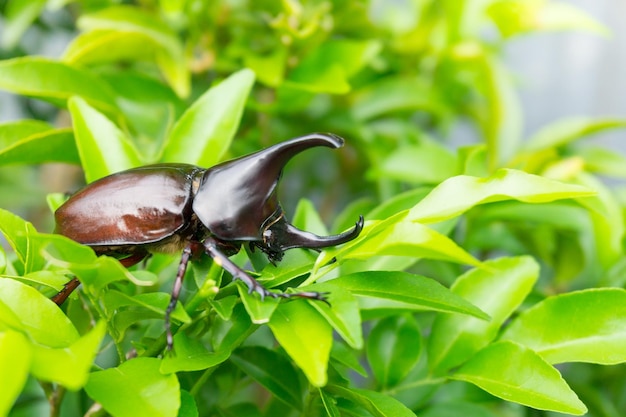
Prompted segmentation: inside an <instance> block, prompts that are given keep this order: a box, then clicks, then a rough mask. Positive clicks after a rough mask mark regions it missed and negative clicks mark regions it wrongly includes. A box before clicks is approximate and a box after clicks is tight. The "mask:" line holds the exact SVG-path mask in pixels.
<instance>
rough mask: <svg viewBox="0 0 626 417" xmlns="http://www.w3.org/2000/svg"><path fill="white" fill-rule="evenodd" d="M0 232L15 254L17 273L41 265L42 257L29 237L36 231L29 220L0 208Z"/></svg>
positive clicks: (37, 267)
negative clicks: (17, 263)
mask: <svg viewBox="0 0 626 417" xmlns="http://www.w3.org/2000/svg"><path fill="white" fill-rule="evenodd" d="M0 232H2V234H3V235H4V238H5V239H6V240H7V242H8V243H9V245H11V248H13V251H14V252H15V255H17V259H18V261H19V265H16V266H17V267H18V268H17V269H18V271H17V272H18V273H23V274H26V273H28V272H30V271H37V270H40V269H41V268H42V267H43V258H42V257H41V256H40V254H39V253H38V248H37V245H35V244H34V243H33V241H32V239H31V237H32V236H33V235H34V234H36V233H37V231H36V230H35V228H34V227H33V225H32V224H31V223H30V222H27V221H25V220H23V219H22V218H20V217H18V216H16V215H15V214H13V213H11V212H10V211H8V210H4V209H2V208H0Z"/></svg>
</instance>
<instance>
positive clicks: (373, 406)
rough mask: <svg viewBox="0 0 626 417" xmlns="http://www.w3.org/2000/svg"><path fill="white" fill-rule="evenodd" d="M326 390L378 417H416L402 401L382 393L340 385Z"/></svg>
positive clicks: (331, 386) (330, 386)
mask: <svg viewBox="0 0 626 417" xmlns="http://www.w3.org/2000/svg"><path fill="white" fill-rule="evenodd" d="M325 390H326V391H328V392H330V393H331V394H333V395H335V396H337V397H342V398H345V399H347V400H350V401H352V402H354V403H356V404H359V405H361V406H362V407H364V408H365V409H366V410H367V411H369V412H370V413H371V414H372V415H373V416H376V417H389V416H393V417H415V414H414V413H413V412H412V411H411V410H409V409H408V408H407V407H406V406H405V405H404V404H402V403H401V402H400V401H398V400H396V399H395V398H393V397H390V396H388V395H385V394H382V393H380V392H376V391H369V390H365V389H358V388H345V387H341V386H339V385H329V386H328V387H326V388H325Z"/></svg>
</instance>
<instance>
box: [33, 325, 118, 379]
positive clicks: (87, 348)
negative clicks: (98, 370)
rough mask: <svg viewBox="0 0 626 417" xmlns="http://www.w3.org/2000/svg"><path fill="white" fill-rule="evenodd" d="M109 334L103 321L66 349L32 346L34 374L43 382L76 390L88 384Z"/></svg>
mask: <svg viewBox="0 0 626 417" xmlns="http://www.w3.org/2000/svg"><path fill="white" fill-rule="evenodd" d="M105 331H106V324H105V322H104V321H100V322H98V324H96V326H95V327H94V328H93V329H92V330H91V331H90V332H89V333H87V334H86V335H84V336H82V337H81V338H80V339H78V340H77V341H75V342H74V343H72V344H71V345H70V346H68V347H65V348H56V349H53V348H48V347H45V346H40V345H34V346H33V361H32V365H31V372H32V374H33V375H34V376H35V377H37V378H38V379H41V380H43V381H50V382H57V383H59V384H61V385H63V386H64V387H66V388H68V389H71V390H77V389H80V388H82V387H83V386H84V385H85V383H86V382H87V378H88V377H89V371H90V370H91V366H92V364H93V361H94V359H95V357H96V354H97V353H98V348H99V347H100V343H101V342H102V338H103V337H104V334H105Z"/></svg>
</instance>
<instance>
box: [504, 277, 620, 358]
mask: <svg viewBox="0 0 626 417" xmlns="http://www.w3.org/2000/svg"><path fill="white" fill-rule="evenodd" d="M572 323H575V325H572ZM502 339H503V340H512V341H514V342H517V343H520V344H523V345H525V346H527V347H529V348H531V349H533V350H534V351H536V352H537V353H538V354H539V355H541V357H543V358H544V359H545V360H546V361H548V362H549V363H562V362H591V363H599V364H604V365H613V364H617V363H623V362H626V291H625V290H623V289H619V288H594V289H589V290H582V291H576V292H572V293H567V294H559V295H556V296H553V297H550V298H546V299H545V300H543V301H542V302H540V303H537V304H535V305H534V306H533V307H532V308H530V309H528V310H527V311H525V312H524V313H522V314H520V315H519V316H518V317H517V318H516V319H515V320H514V321H513V322H512V323H511V325H510V326H509V328H508V329H507V330H506V332H505V333H504V335H503V336H502Z"/></svg>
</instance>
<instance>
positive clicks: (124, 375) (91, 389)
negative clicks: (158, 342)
mask: <svg viewBox="0 0 626 417" xmlns="http://www.w3.org/2000/svg"><path fill="white" fill-rule="evenodd" d="M160 363H161V361H160V360H159V359H154V358H135V359H131V360H128V361H126V362H124V363H123V364H121V365H120V366H118V367H117V368H109V369H107V370H104V371H99V372H94V373H92V374H91V376H90V377H89V381H88V382H87V385H86V386H85V391H87V394H89V396H90V397H91V398H92V399H94V400H95V401H97V402H99V403H100V404H102V407H103V408H104V409H105V410H106V411H108V412H109V413H111V414H112V415H114V416H117V417H144V416H145V417H176V416H177V415H178V409H179V407H180V386H179V383H178V379H177V378H176V375H174V374H170V375H163V374H162V373H161V372H159V366H160Z"/></svg>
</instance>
